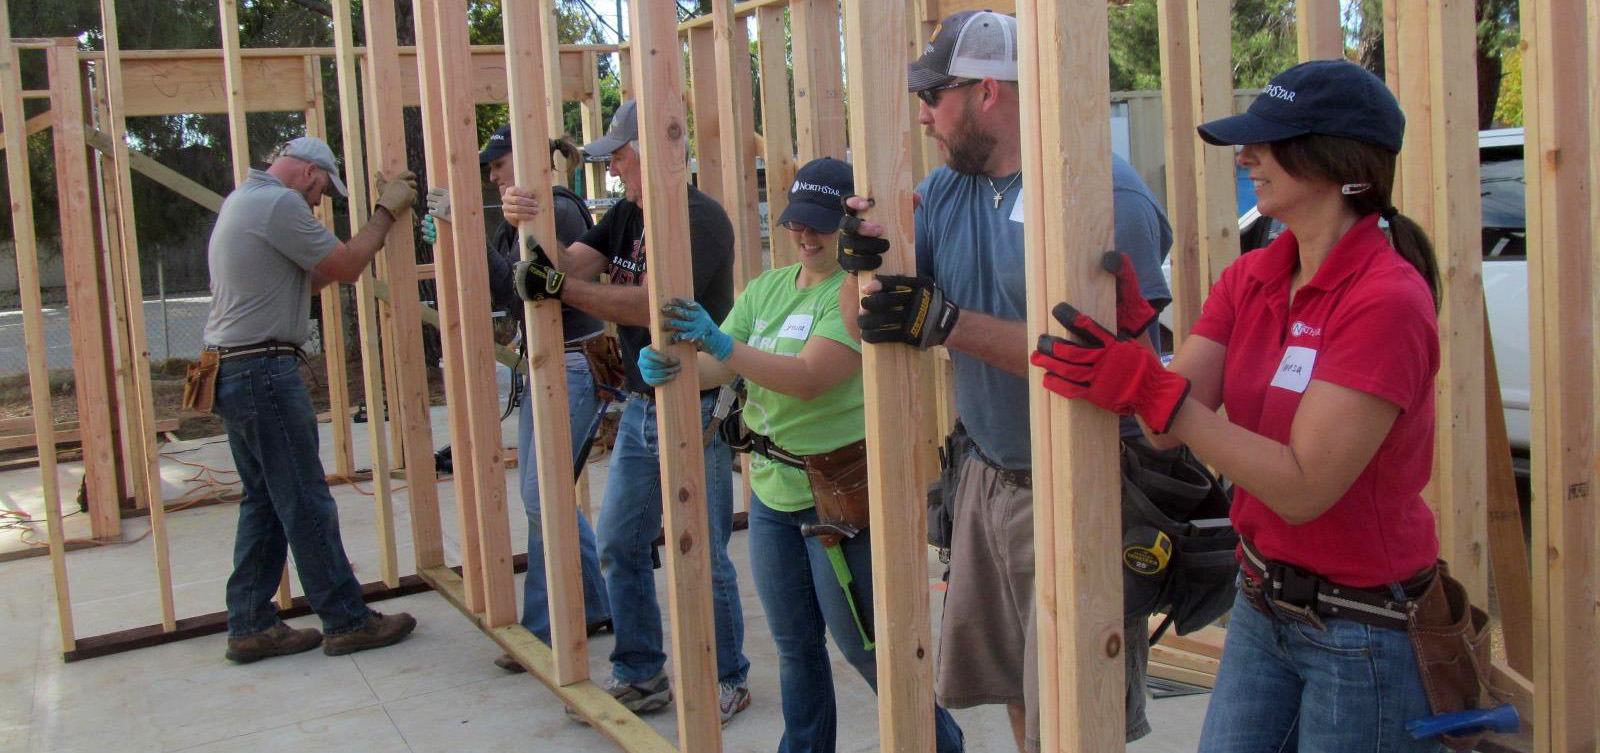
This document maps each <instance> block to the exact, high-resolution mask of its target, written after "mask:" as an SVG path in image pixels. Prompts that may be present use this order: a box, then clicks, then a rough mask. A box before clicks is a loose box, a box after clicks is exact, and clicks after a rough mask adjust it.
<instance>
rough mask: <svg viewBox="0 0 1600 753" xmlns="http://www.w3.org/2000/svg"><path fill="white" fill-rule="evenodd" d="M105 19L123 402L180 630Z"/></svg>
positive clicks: (160, 585)
mask: <svg viewBox="0 0 1600 753" xmlns="http://www.w3.org/2000/svg"><path fill="white" fill-rule="evenodd" d="M100 17H101V25H102V29H101V31H102V33H103V34H104V35H105V39H104V42H105V49H106V55H105V68H106V76H105V85H106V92H107V117H106V118H105V121H104V122H105V124H106V133H107V135H109V136H110V137H111V147H112V148H111V153H112V159H113V160H114V161H115V163H116V181H117V205H118V207H119V208H120V212H119V219H120V220H121V223H120V224H121V227H120V228H118V231H119V232H120V233H121V238H122V252H123V253H122V259H123V262H122V267H123V269H122V271H123V274H124V283H123V284H124V285H125V286H126V291H127V293H126V295H127V298H126V303H127V312H128V330H127V332H128V346H129V351H130V354H131V355H132V360H131V361H129V362H128V363H127V364H126V368H127V369H129V370H130V371H131V372H132V378H131V381H132V385H131V386H132V388H133V389H132V394H131V395H129V398H130V399H129V400H127V401H125V402H124V403H123V410H124V411H127V412H129V415H130V417H131V420H130V421H129V422H128V423H129V426H128V429H129V431H128V436H129V440H128V444H129V445H130V447H131V448H132V449H133V450H134V452H133V453H130V458H131V461H132V462H136V463H139V464H140V466H141V469H142V473H143V478H142V480H143V482H144V484H143V487H142V489H141V491H142V492H143V495H142V496H143V497H144V500H145V504H146V505H148V506H149V508H150V540H151V545H152V548H153V549H154V550H155V560H156V562H155V565H156V582H157V592H158V594H159V599H160V608H161V625H162V627H163V628H165V629H167V630H169V631H170V630H174V629H176V627H177V616H176V614H175V613H174V610H173V603H172V565H171V561H170V549H169V547H168V543H167V512H166V509H165V507H164V506H163V505H162V500H161V466H160V456H159V455H158V454H157V453H156V446H155V433H154V432H153V431H151V427H152V426H153V425H154V424H155V407H154V405H153V404H152V402H151V397H152V392H151V387H150V349H149V346H148V345H147V344H146V342H145V327H144V291H143V286H142V285H141V283H140V276H139V238H138V234H137V232H136V230H135V224H134V207H133V177H132V175H131V173H130V172H129V166H128V162H129V159H128V141H127V127H126V122H125V120H124V117H125V116H124V112H125V110H124V108H123V99H122V92H123V89H122V61H121V56H120V50H121V45H120V44H119V42H118V39H119V38H120V35H119V33H118V30H117V3H116V0H101V2H100Z"/></svg>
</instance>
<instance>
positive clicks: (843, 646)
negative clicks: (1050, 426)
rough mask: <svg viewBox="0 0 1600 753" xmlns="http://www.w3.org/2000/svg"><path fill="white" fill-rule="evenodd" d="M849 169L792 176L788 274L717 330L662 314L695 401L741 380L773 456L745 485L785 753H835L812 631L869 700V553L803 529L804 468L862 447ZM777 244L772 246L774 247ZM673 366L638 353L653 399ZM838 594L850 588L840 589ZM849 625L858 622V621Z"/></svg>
mask: <svg viewBox="0 0 1600 753" xmlns="http://www.w3.org/2000/svg"><path fill="white" fill-rule="evenodd" d="M853 187H854V186H853V181H852V178H851V169H850V166H849V165H847V164H845V163H844V162H840V161H839V160H836V159H830V158H823V159H818V160H813V161H811V162H809V163H807V164H806V165H805V166H804V167H802V168H800V170H799V171H798V172H797V173H796V174H795V182H794V186H793V187H792V188H790V190H789V206H788V208H786V209H785V210H784V212H783V215H782V216H781V217H780V218H779V219H778V224H779V225H781V226H782V227H783V228H784V229H785V230H786V231H787V232H788V234H789V236H790V238H791V239H792V240H793V241H794V244H795V246H796V247H797V248H798V249H799V251H800V263H799V264H794V265H791V266H787V267H782V268H779V269H773V270H770V271H768V272H766V273H764V274H762V275H761V276H759V277H757V278H756V279H754V280H752V281H751V282H750V284H749V285H747V286H746V287H745V289H744V292H743V293H742V294H741V295H740V296H739V298H738V299H737V300H736V301H734V304H733V310H732V311H730V312H728V316H727V318H726V319H724V320H723V322H722V323H721V324H720V325H718V324H716V323H714V322H713V321H712V320H711V317H710V316H709V315H708V314H707V313H706V312H705V309H703V308H701V307H700V305H699V304H697V303H694V302H693V301H681V300H679V301H673V302H672V303H670V304H668V305H667V306H666V307H664V308H663V314H664V315H665V316H666V317H667V318H668V328H669V329H673V330H676V331H677V334H676V335H674V341H676V342H692V343H694V344H695V346H696V347H698V348H699V350H700V351H701V352H702V355H701V356H700V357H699V359H698V365H699V375H700V387H701V388H702V389H706V388H710V387H713V386H716V385H720V384H725V383H727V382H729V381H732V380H733V379H734V378H735V377H743V378H744V379H745V381H746V384H747V391H748V394H747V397H746V401H745V405H744V409H743V411H742V413H741V420H742V421H743V423H744V426H745V428H746V429H747V430H748V431H749V432H750V433H752V434H757V435H761V436H762V437H765V438H766V439H767V440H769V441H770V443H771V444H772V445H775V446H776V448H777V449H776V450H775V451H773V452H770V453H767V454H761V453H760V452H752V453H751V455H750V456H749V459H748V462H747V463H746V471H747V473H748V474H749V479H750V489H751V496H752V499H751V503H750V565H751V568H752V570H753V571H754V573H755V583H756V592H757V593H758V594H759V595H760V597H761V603H762V606H763V607H764V608H765V609H766V614H767V624H768V625H769V626H770V628H771V630H772V638H773V641H774V642H775V643H776V644H777V647H778V680H779V687H780V688H781V692H782V695H783V721H784V732H783V739H782V740H781V741H780V743H779V746H778V750H779V751H781V752H783V753H812V752H816V753H833V751H834V749H835V737H836V734H837V713H836V711H835V708H834V693H833V674H832V669H831V662H830V660H829V658H828V647H827V643H826V640H825V636H824V631H825V629H826V632H831V633H832V634H833V638H834V643H835V645H837V646H838V648H839V650H840V652H842V653H843V654H844V657H845V659H846V660H848V661H849V662H850V664H851V666H854V667H855V668H856V671H857V672H859V673H861V676H862V678H864V679H865V680H866V681H867V683H868V684H869V685H872V686H873V687H874V688H876V687H877V676H878V672H877V664H876V661H875V659H874V655H873V651H872V647H871V643H870V635H871V624H872V572H871V567H872V544H871V542H870V540H869V538H868V532H867V531H865V530H863V531H861V532H859V533H857V534H855V535H854V536H851V537H848V538H842V539H841V540H840V541H839V543H838V545H837V546H831V547H825V546H824V545H823V541H822V540H821V539H819V538H817V537H814V536H813V537H807V536H803V535H802V534H801V527H802V526H803V525H806V524H816V523H817V522H818V516H817V510H816V501H815V498H814V496H813V494H812V491H811V484H810V482H809V481H808V479H807V477H806V472H805V470H803V469H802V467H800V466H799V465H797V463H796V461H799V460H800V459H801V458H803V457H804V456H810V455H820V454H823V453H828V452H831V451H833V450H838V449H840V448H842V447H847V446H849V445H853V444H856V443H857V442H859V441H861V440H862V439H863V438H864V437H865V436H866V420H865V413H864V411H863V398H862V391H861V345H860V343H858V342H856V340H855V339H854V338H852V337H850V335H849V334H848V333H847V332H846V331H845V328H844V321H843V319H842V318H841V316H840V314H839V284H840V282H842V281H843V279H844V274H845V273H844V271H843V270H841V269H840V268H839V262H838V258H837V257H836V255H835V253H834V248H835V246H836V241H837V237H836V236H837V233H838V227H839V220H840V218H842V217H843V216H844V204H843V198H844V197H845V196H848V195H849V194H850V193H851V191H852V189H853ZM774 240H776V238H775V239H774ZM679 370H680V364H679V363H678V361H677V359H675V358H673V357H671V356H667V355H665V354H663V353H661V352H659V351H656V350H654V349H652V348H648V347H647V348H645V349H643V350H642V351H641V352H640V353H639V371H640V373H641V374H642V375H643V376H644V379H645V381H647V382H649V383H650V384H651V385H661V384H665V383H667V382H669V381H671V380H672V379H673V378H674V377H675V376H677V374H678V372H679ZM846 584H848V585H846ZM857 614H859V615H860V618H859V620H858V618H857ZM936 730H937V738H938V750H939V751H940V753H952V752H954V751H960V750H961V749H962V735H961V729H960V728H959V727H958V726H956V723H955V720H954V719H952V718H951V717H950V715H949V713H947V712H946V711H945V710H944V709H942V708H941V709H937V714H936Z"/></svg>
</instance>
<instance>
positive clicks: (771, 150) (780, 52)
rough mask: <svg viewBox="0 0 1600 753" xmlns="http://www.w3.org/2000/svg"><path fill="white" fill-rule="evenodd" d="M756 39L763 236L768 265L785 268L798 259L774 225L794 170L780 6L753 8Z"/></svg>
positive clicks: (791, 107)
mask: <svg viewBox="0 0 1600 753" xmlns="http://www.w3.org/2000/svg"><path fill="white" fill-rule="evenodd" d="M756 30H757V39H758V40H759V42H760V44H761V54H760V56H759V57H758V59H757V62H758V64H759V65H760V68H761V129H762V134H761V135H762V137H763V138H762V142H763V143H762V145H763V154H762V157H763V158H764V159H765V160H766V162H767V236H768V238H769V239H770V243H769V245H770V247H771V248H772V266H773V268H774V269H776V268H778V267H787V266H789V265H790V264H794V263H796V262H798V261H800V254H799V250H798V249H796V248H795V246H794V241H793V240H792V239H790V238H789V234H788V233H785V232H783V231H782V230H781V229H780V228H779V227H778V218H779V217H781V216H783V210H785V209H787V208H788V207H789V187H790V186H791V185H793V184H794V172H795V170H796V169H797V165H796V164H795V158H794V126H793V124H792V123H791V122H790V118H793V117H794V100H792V99H790V98H789V63H788V57H789V50H788V41H787V39H786V31H787V26H786V25H785V23H784V9H783V8H779V7H766V8H762V9H760V10H758V11H756Z"/></svg>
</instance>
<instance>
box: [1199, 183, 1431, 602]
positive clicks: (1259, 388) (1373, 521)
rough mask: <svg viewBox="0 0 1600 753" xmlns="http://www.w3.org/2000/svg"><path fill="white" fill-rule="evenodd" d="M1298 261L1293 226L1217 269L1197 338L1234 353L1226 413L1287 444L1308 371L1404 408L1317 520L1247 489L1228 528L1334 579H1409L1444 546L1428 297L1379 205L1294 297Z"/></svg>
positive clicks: (1237, 498)
mask: <svg viewBox="0 0 1600 753" xmlns="http://www.w3.org/2000/svg"><path fill="white" fill-rule="evenodd" d="M1298 264H1299V244H1298V243H1297V242H1296V241H1295V237H1294V234H1293V233H1290V232H1285V233H1284V234H1283V235H1281V236H1279V237H1278V239H1277V240H1276V241H1274V242H1273V243H1272V244H1271V245H1269V246H1267V247H1266V248H1264V249H1260V250H1258V251H1252V252H1250V253H1248V254H1245V255H1244V256H1242V257H1240V258H1239V260H1238V261H1236V262H1234V263H1233V265H1232V266H1230V267H1228V269H1227V271H1225V272H1223V274H1222V279H1220V280H1218V281H1217V284H1216V286H1215V287H1213V288H1212V289H1211V295H1210V297H1208V298H1207V299H1206V303H1205V307H1204V311H1203V313H1202V314H1201V316H1200V320H1199V321H1198V322H1196V323H1195V325H1194V329H1193V334H1196V335H1199V336H1201V337H1204V338H1206V339H1208V340H1213V341H1216V342H1218V343H1221V344H1222V345H1224V346H1225V347H1227V349H1228V353H1227V360H1226V365H1225V367H1224V371H1223V375H1224V376H1223V390H1222V393H1223V394H1222V404H1223V407H1225V408H1226V409H1227V415H1228V420H1230V421H1232V422H1233V423H1236V424H1238V425H1240V426H1243V427H1244V428H1246V429H1249V430H1250V431H1253V432H1255V433H1257V434H1260V435H1262V436H1265V437H1270V438H1272V439H1275V440H1277V441H1279V442H1283V443H1285V444H1287V443H1288V442H1289V430H1290V427H1291V426H1292V425H1293V423H1294V416H1295V411H1296V410H1297V409H1298V408H1299V406H1300V399H1301V397H1303V396H1304V394H1305V388H1306V386H1307V385H1308V384H1309V382H1310V381H1311V380H1313V379H1316V380H1320V381H1324V382H1328V383H1331V384H1337V385H1341V386H1344V387H1348V388H1350V389H1354V390H1360V391H1362V392H1365V393H1368V394H1371V395H1375V396H1377V397H1378V398H1380V399H1382V400H1385V401H1387V402H1389V403H1392V404H1394V405H1396V406H1398V407H1399V408H1400V415H1399V417H1398V418H1396V419H1395V422H1394V425H1393V426H1392V427H1391V428H1390V429H1389V435H1388V436H1387V437H1385V438H1384V440H1383V444H1382V445H1381V446H1379V447H1378V451H1377V453H1376V454H1374V455H1373V457H1372V461H1371V462H1370V463H1368V464H1367V467H1366V469H1365V470H1363V471H1362V472H1361V475H1360V476H1359V477H1357V478H1356V480H1355V483H1354V484H1351V486H1350V489H1349V490H1348V491H1346V492H1345V494H1344V496H1342V497H1340V498H1339V501H1337V502H1335V503H1334V505H1333V506H1332V507H1330V508H1329V509H1328V510H1327V511H1326V512H1324V513H1323V514H1322V515H1321V516H1319V517H1317V518H1316V519H1315V520H1312V521H1310V522H1308V523H1305V524H1303V525H1290V524H1289V523H1287V522H1285V521H1284V520H1283V518H1281V517H1279V516H1278V514H1277V513H1275V512H1273V511H1272V510H1271V509H1270V508H1268V507H1267V506H1266V505H1265V504H1263V503H1262V502H1261V500H1260V499H1258V498H1257V497H1256V496H1255V495H1253V494H1251V493H1250V491H1249V490H1248V489H1244V488H1242V487H1241V488H1236V490H1235V492H1234V502H1233V514H1232V518H1233V524H1234V527H1235V528H1236V529H1237V530H1238V531H1239V533H1240V534H1241V535H1243V536H1244V537H1245V538H1246V539H1248V540H1249V541H1250V542H1251V543H1253V544H1255V546H1256V547H1257V548H1259V549H1260V550H1261V553H1262V554H1264V555H1266V556H1267V557H1268V558H1271V559H1275V560H1280V561H1283V562H1288V563H1290V564H1293V565H1296V566H1299V567H1301V568H1304V569H1307V570H1310V571H1312V572H1315V573H1317V574H1319V575H1321V576H1322V577H1324V578H1327V579H1329V580H1331V581H1334V582H1336V583H1341V584H1344V585H1349V586H1362V587H1369V586H1377V585H1382V584H1385V583H1391V582H1397V581H1403V580H1405V579H1407V578H1409V577H1411V576H1412V575H1415V574H1416V573H1417V572H1418V571H1420V570H1422V569H1423V568H1426V567H1428V566H1430V565H1432V564H1433V563H1434V560H1435V559H1436V558H1437V557H1438V553H1439V541H1438V538H1437V535H1436V533H1435V531H1434V520H1433V514H1432V512H1431V511H1429V509H1428V506H1427V505H1426V504H1425V503H1424V502H1423V501H1422V494H1421V493H1422V488H1423V486H1424V485H1425V484H1427V482H1428V477H1429V475H1430V474H1431V473H1432V470H1433V433H1434V410H1433V377H1434V373H1435V372H1437V371H1438V369H1439V326H1438V318H1437V315H1436V314H1435V311H1434V306H1433V296H1432V294H1431V293H1430V292H1429V290H1428V284H1427V283H1426V282H1425V281H1423V279H1422V275H1421V274H1419V273H1418V272H1417V270H1416V268H1414V267H1412V266H1411V264H1410V263H1408V262H1406V260H1405V259H1403V258H1401V257H1400V254H1399V253H1398V252H1396V251H1395V250H1394V248H1393V247H1392V246H1390V245H1389V239H1388V237H1387V236H1386V235H1385V234H1384V233H1383V231H1382V230H1381V229H1380V228H1379V227H1378V215H1376V214H1374V215H1370V216H1368V217H1365V218H1363V219H1361V220H1360V221H1358V222H1357V223H1356V224H1355V226H1353V227H1352V228H1351V229H1350V230H1349V232H1347V233H1345V235H1344V237H1343V238H1341V239H1340V240H1339V242H1338V243H1337V244H1336V245H1335V246H1334V247H1333V250H1332V251H1331V252H1330V253H1329V255H1328V258H1327V260H1326V261H1325V262H1323V264H1322V267H1321V268H1320V269H1318V270H1317V273H1316V275H1314V276H1313V277H1312V279H1311V281H1310V282H1308V283H1306V284H1305V285H1304V286H1303V287H1301V288H1300V289H1299V290H1298V291H1296V292H1295V295H1294V300H1293V302H1292V303H1291V302H1290V299H1289V285H1290V281H1291V280H1292V278H1293V277H1294V273H1295V270H1296V268H1297V267H1298Z"/></svg>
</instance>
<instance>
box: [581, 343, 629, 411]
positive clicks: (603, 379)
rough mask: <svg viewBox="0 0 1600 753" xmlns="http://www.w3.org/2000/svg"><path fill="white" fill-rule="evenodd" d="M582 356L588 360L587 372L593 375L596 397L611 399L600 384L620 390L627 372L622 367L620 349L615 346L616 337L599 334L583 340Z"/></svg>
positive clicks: (615, 390) (616, 390)
mask: <svg viewBox="0 0 1600 753" xmlns="http://www.w3.org/2000/svg"><path fill="white" fill-rule="evenodd" d="M583 357H584V359H585V360H587V361H588V362H589V373H590V374H592V375H594V383H595V391H594V393H595V396H596V397H598V398H600V399H601V400H609V399H611V395H610V393H607V392H605V391H604V390H601V389H600V387H602V386H605V387H610V388H611V389H612V390H613V391H614V392H621V391H622V389H623V381H624V380H625V379H626V378H627V374H628V372H627V370H626V369H624V368H623V367H622V350H621V349H620V348H618V347H617V338H615V337H612V336H611V335H599V336H597V337H591V338H589V339H587V340H584V341H583Z"/></svg>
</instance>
